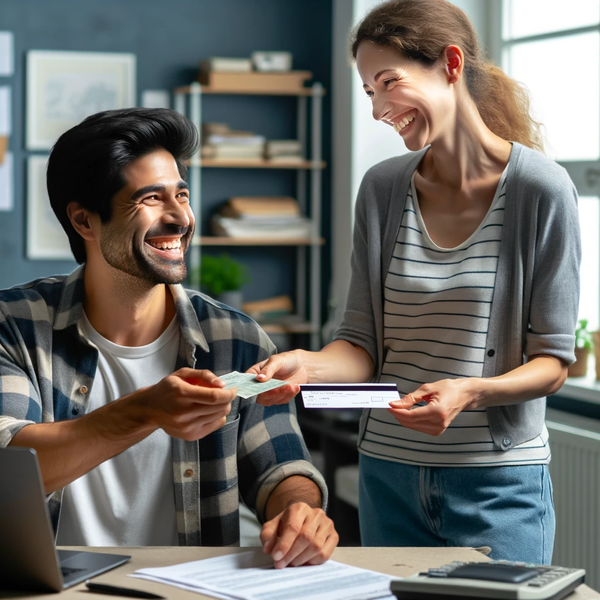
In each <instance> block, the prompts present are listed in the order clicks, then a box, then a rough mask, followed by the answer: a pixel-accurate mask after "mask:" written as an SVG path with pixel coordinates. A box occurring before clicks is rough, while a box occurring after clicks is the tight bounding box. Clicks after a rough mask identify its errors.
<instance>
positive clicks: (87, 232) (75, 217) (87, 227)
mask: <svg viewBox="0 0 600 600" xmlns="http://www.w3.org/2000/svg"><path fill="white" fill-rule="evenodd" d="M67 216H68V217H69V220H70V221H71V225H73V228H74V229H75V231H76V232H77V233H78V234H79V235H80V236H81V237H82V238H83V239H84V240H88V241H92V240H95V239H96V236H95V235H94V231H93V229H92V223H91V218H90V217H91V213H90V212H89V211H88V210H87V209H86V208H83V206H81V204H79V203H78V202H69V204H67Z"/></svg>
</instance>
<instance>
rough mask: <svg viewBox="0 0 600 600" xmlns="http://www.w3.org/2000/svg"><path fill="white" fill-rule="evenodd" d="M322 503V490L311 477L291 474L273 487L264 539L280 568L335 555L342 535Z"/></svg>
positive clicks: (266, 547) (261, 538) (262, 539)
mask: <svg viewBox="0 0 600 600" xmlns="http://www.w3.org/2000/svg"><path fill="white" fill-rule="evenodd" d="M321 505H322V498H321V490H320V489H319V486H317V484H316V483H314V482H313V481H311V480H310V479H308V478H307V477H302V476H299V475H294V476H292V477H288V478H287V479H284V480H283V481H282V482H281V483H280V484H279V485H278V486H277V487H276V488H275V489H274V490H273V492H272V493H271V495H270V496H269V500H268V501H267V506H266V516H267V519H268V521H267V522H266V523H265V524H264V525H263V530H262V532H261V534H260V540H261V542H262V544H263V550H264V552H265V553H266V554H272V555H273V562H274V564H275V567H276V568H278V569H282V568H284V567H287V566H288V565H291V566H293V567H297V566H300V565H318V564H321V563H324V562H325V561H326V560H327V559H328V558H329V557H330V556H331V553H332V552H333V551H334V550H335V547H336V546H337V544H338V541H339V536H338V534H337V532H336V530H335V527H334V525H333V521H332V520H331V519H330V518H329V517H327V515H326V514H325V511H324V510H322V509H321Z"/></svg>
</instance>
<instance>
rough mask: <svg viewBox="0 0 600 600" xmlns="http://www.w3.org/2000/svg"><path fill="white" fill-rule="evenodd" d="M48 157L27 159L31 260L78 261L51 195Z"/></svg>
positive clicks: (29, 256) (30, 157) (28, 238)
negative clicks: (56, 212) (47, 186)
mask: <svg viewBox="0 0 600 600" xmlns="http://www.w3.org/2000/svg"><path fill="white" fill-rule="evenodd" d="M47 164H48V156H47V155H46V156H43V155H36V156H29V157H28V158H27V249H26V254H27V258H28V259H29V260H74V258H73V253H72V252H71V247H70V245H69V238H68V237H67V234H66V233H65V231H64V229H63V228H62V225H61V224H60V223H59V221H58V219H57V218H56V215H55V214H54V211H53V210H52V207H51V206H50V200H49V198H48V191H47V189H46V166H47Z"/></svg>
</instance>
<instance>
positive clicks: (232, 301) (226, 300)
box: [217, 290, 244, 310]
mask: <svg viewBox="0 0 600 600" xmlns="http://www.w3.org/2000/svg"><path fill="white" fill-rule="evenodd" d="M217 300H218V301H219V302H222V303H223V304H227V305H228V306H231V308H236V309H237V310H242V304H243V303H244V296H243V294H242V292H241V290H234V291H231V292H221V293H220V294H219V295H218V296H217Z"/></svg>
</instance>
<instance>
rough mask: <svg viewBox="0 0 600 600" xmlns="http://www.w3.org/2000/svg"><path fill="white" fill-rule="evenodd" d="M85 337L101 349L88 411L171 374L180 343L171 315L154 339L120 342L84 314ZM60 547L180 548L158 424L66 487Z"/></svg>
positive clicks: (166, 451) (165, 444) (169, 467)
mask: <svg viewBox="0 0 600 600" xmlns="http://www.w3.org/2000/svg"><path fill="white" fill-rule="evenodd" d="M79 325H80V327H81V329H82V332H83V334H84V335H85V337H87V338H88V339H89V340H90V341H91V342H92V344H94V345H95V346H96V347H97V348H98V351H99V356H98V368H97V371H96V377H95V378H94V385H93V387H92V391H91V394H90V398H89V407H88V412H91V411H92V410H95V409H97V408H100V407H101V406H104V405H106V404H108V403H110V402H112V401H113V400H116V399H117V398H121V397H122V396H124V395H126V394H130V393H131V392H134V391H135V390H138V389H140V388H142V387H146V386H149V385H153V384H155V383H158V382H159V381H160V380H161V379H163V378H164V377H166V376H167V375H169V374H170V373H172V372H173V370H174V367H175V364H176V361H177V351H178V347H179V322H178V320H177V318H174V319H173V321H172V322H171V324H170V325H169V326H168V327H167V329H166V330H165V331H164V332H163V334H162V335H161V336H160V337H159V338H158V339H157V340H155V341H154V342H152V343H151V344H148V345H147V346H139V347H127V346H118V345H116V344H113V343H112V342H110V341H109V340H107V339H106V338H104V337H102V336H101V335H100V334H99V333H98V332H97V331H96V330H95V329H94V328H93V327H92V326H91V324H90V322H89V321H88V319H87V317H86V316H85V315H83V317H82V319H81V321H80V323H79ZM57 544H58V545H64V546H178V545H179V541H178V535H177V521H176V511H175V495H174V491H173V458H172V452H171V438H170V436H168V435H167V434H166V433H165V432H164V431H163V430H162V429H158V430H157V431H155V432H154V433H152V434H151V435H149V436H148V437H147V438H145V439H143V440H142V441H141V442H139V443H137V444H135V445H134V446H132V447H130V448H128V449H127V450H125V451H124V452H122V453H121V454H119V455H117V456H115V457H113V458H111V459H110V460H107V461H105V462H103V463H102V464H100V465H98V466H97V467H96V468H95V469H92V470H91V471H90V472H89V473H87V474H86V475H84V476H83V477H80V478H79V479H77V480H75V481H73V482H72V483H70V484H69V485H68V486H67V487H66V488H65V491H64V495H63V502H62V509H61V515H60V523H59V528H58V537H57Z"/></svg>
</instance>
